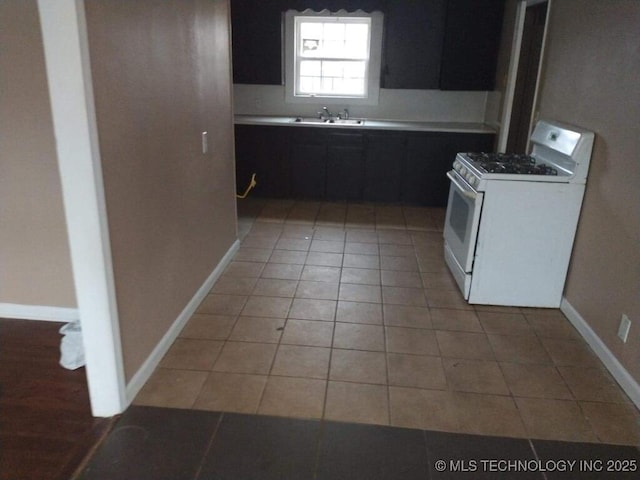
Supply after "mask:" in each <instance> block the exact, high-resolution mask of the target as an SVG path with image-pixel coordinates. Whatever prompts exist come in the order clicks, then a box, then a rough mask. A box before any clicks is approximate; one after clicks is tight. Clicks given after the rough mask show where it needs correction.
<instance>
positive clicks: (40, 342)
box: [0, 319, 111, 480]
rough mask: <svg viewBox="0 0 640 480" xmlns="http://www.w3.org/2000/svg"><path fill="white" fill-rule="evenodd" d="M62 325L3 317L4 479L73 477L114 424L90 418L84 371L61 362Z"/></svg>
mask: <svg viewBox="0 0 640 480" xmlns="http://www.w3.org/2000/svg"><path fill="white" fill-rule="evenodd" d="M61 326H62V324H60V323H52V322H37V321H26V320H8V319H0V480H9V479H11V480H13V479H20V480H28V479H37V480H47V479H52V480H62V479H65V480H67V479H69V478H71V477H72V476H73V473H74V471H75V470H76V468H78V466H79V465H80V464H81V463H82V461H83V459H84V457H85V456H86V455H87V454H88V453H89V452H90V451H91V450H92V449H93V447H94V445H96V443H97V441H98V440H99V439H100V438H101V437H102V436H103V435H104V434H105V433H106V432H107V430H108V429H109V426H110V424H111V421H110V420H108V419H97V418H93V417H92V416H91V409H90V405H89V395H88V389H87V381H86V376H85V369H84V368H80V369H78V370H75V371H69V370H66V369H64V368H62V367H61V366H60V365H59V364H58V361H59V358H60V338H61V336H60V334H59V333H58V330H59V329H60V327H61Z"/></svg>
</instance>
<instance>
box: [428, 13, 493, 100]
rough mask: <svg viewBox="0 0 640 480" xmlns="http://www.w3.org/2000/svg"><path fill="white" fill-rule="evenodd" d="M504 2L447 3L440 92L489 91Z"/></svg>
mask: <svg viewBox="0 0 640 480" xmlns="http://www.w3.org/2000/svg"><path fill="white" fill-rule="evenodd" d="M504 3H505V2H504V0H447V13H446V22H445V33H444V45H443V48H442V63H441V70H440V88H441V89H442V90H493V88H494V84H495V74H496V65H497V61H498V49H499V48H500V35H501V32H502V16H503V13H504Z"/></svg>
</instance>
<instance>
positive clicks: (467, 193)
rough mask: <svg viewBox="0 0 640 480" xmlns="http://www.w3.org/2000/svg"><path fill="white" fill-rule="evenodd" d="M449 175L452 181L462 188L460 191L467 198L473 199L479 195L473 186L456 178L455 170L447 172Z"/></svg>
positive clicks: (459, 188)
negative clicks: (464, 183) (468, 185)
mask: <svg viewBox="0 0 640 480" xmlns="http://www.w3.org/2000/svg"><path fill="white" fill-rule="evenodd" d="M447 177H449V180H451V183H453V184H454V185H455V186H456V187H457V188H458V190H460V193H461V194H462V195H464V196H465V197H467V198H470V199H471V200H475V199H476V197H477V196H478V194H477V192H476V191H475V190H473V189H472V188H469V187H467V186H465V185H463V184H462V183H460V181H459V180H458V179H457V178H456V176H455V174H454V173H453V172H447Z"/></svg>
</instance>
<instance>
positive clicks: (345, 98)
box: [283, 10, 383, 105]
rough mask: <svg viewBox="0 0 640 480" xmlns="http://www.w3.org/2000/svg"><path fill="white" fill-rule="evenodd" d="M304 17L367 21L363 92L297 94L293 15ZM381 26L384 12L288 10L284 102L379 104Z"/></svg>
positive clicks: (285, 19) (285, 26)
mask: <svg viewBox="0 0 640 480" xmlns="http://www.w3.org/2000/svg"><path fill="white" fill-rule="evenodd" d="M304 17H316V18H317V17H324V18H336V19H339V18H349V17H353V18H367V19H368V21H369V22H370V31H369V58H368V61H367V67H366V83H365V91H366V95H365V96H351V95H326V94H309V95H306V94H296V86H297V85H296V84H297V71H296V68H297V65H298V63H299V57H298V56H297V55H296V45H297V44H296V41H297V38H296V37H297V26H296V25H297V22H296V18H304ZM382 28H383V15H382V13H381V12H377V11H376V12H371V13H367V12H363V11H362V10H358V11H355V12H346V11H344V10H340V11H337V12H330V11H328V10H323V11H321V12H314V11H311V10H305V11H304V12H300V11H296V10H288V11H287V12H286V13H285V15H284V46H285V48H284V59H283V64H284V67H285V71H284V86H285V101H286V102H287V103H303V104H312V105H320V104H326V103H328V102H334V103H348V104H349V105H378V101H379V95H380V78H381V65H382Z"/></svg>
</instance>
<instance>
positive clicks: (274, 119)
mask: <svg viewBox="0 0 640 480" xmlns="http://www.w3.org/2000/svg"><path fill="white" fill-rule="evenodd" d="M295 118H296V117H293V116H292V117H287V116H269V115H236V116H235V123H236V124H237V125H273V126H290V127H297V128H300V127H302V128H304V127H312V128H343V129H347V130H400V131H416V132H458V133H496V130H495V129H494V128H492V127H490V126H489V125H486V124H484V123H466V122H415V121H402V120H377V119H368V118H367V119H364V124H363V125H339V124H333V123H332V124H330V125H326V124H308V123H296V122H295Z"/></svg>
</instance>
